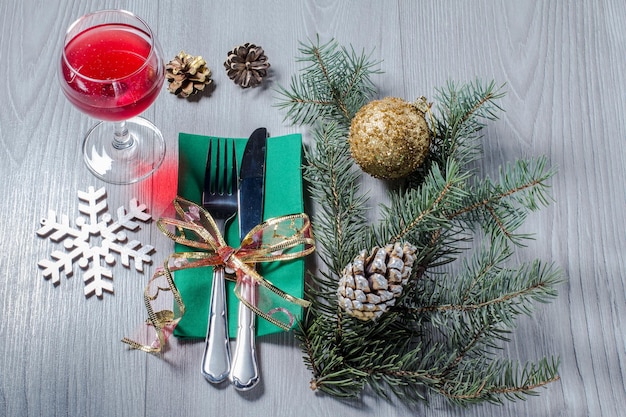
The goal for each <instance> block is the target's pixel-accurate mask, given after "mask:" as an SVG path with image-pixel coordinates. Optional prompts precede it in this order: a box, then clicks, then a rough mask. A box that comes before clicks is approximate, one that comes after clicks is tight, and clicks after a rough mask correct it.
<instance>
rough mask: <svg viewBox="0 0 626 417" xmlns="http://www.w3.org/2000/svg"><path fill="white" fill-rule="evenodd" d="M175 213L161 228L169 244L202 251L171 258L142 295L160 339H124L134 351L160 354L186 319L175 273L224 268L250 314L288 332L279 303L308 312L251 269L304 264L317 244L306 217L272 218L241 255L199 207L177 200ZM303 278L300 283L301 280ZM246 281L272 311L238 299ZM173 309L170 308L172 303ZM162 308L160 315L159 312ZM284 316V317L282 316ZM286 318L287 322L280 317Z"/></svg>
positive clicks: (243, 246) (256, 230) (257, 228)
mask: <svg viewBox="0 0 626 417" xmlns="http://www.w3.org/2000/svg"><path fill="white" fill-rule="evenodd" d="M174 208H175V209H176V213H177V214H178V216H179V218H177V219H170V218H161V219H159V220H158V221H157V227H158V228H159V229H160V230H161V231H162V232H163V233H165V235H167V236H168V237H169V238H170V239H172V240H174V241H175V242H177V243H180V244H182V245H185V246H188V247H191V248H196V249H201V250H202V251H190V252H178V253H172V254H170V255H169V256H168V258H167V259H166V260H165V262H164V264H163V267H162V268H159V269H158V270H157V271H156V272H155V273H154V275H153V276H152V278H151V279H150V281H149V282H148V285H147V286H146V288H145V290H144V302H145V306H146V310H147V311H148V325H149V326H151V327H152V328H153V329H154V332H155V333H156V336H155V337H154V341H153V342H152V343H151V344H150V345H145V344H142V343H138V342H135V341H133V340H131V339H129V338H124V339H122V342H124V343H127V344H128V345H130V346H131V347H132V348H134V349H139V350H143V351H145V352H150V353H157V352H160V351H161V349H162V348H163V347H164V346H165V344H166V343H167V339H168V337H169V336H170V335H171V334H172V332H173V331H174V328H175V327H176V325H177V324H178V322H179V321H180V319H181V318H182V316H183V315H184V314H185V304H184V302H183V300H182V297H181V295H180V293H179V292H178V289H177V288H176V284H175V283H174V279H173V275H172V274H173V272H175V271H178V270H182V269H189V268H199V267H205V266H216V265H223V266H225V267H227V268H230V269H232V270H234V271H235V272H236V285H235V295H236V296H237V298H238V299H239V300H240V301H241V302H243V303H244V304H245V305H246V306H247V307H248V308H250V309H251V310H253V311H254V312H255V313H256V314H257V315H259V316H261V317H263V318H264V319H266V320H268V321H269V322H271V323H273V324H274V325H276V326H278V327H280V328H282V329H284V330H289V329H290V328H291V326H292V325H293V321H294V319H293V315H292V314H291V313H290V312H289V311H288V310H287V309H286V308H283V307H281V306H280V303H281V302H288V303H292V304H296V305H298V306H301V307H308V306H309V305H310V302H309V301H306V300H303V299H301V298H298V297H294V296H292V295H290V294H288V293H286V292H284V291H282V290H281V289H280V288H278V287H276V286H275V285H274V284H272V283H271V282H269V281H268V280H266V279H265V278H263V277H262V276H261V275H260V274H259V273H258V272H257V271H256V270H255V269H254V267H253V266H251V265H254V264H256V263H259V262H275V261H287V260H291V259H296V258H300V257H303V256H306V255H308V254H310V253H312V252H313V251H314V250H315V240H314V238H313V233H312V230H311V223H310V220H309V218H308V216H307V215H306V214H304V213H301V214H292V215H286V216H280V217H274V218H271V219H269V220H266V221H265V222H263V223H261V224H259V225H257V226H255V227H254V228H253V229H252V230H251V231H250V232H249V233H248V234H247V235H246V236H245V238H244V239H243V240H242V241H241V246H240V247H239V248H238V249H235V248H232V247H230V246H228V245H227V244H226V241H225V240H224V237H223V236H222V235H221V234H220V232H219V231H218V230H217V226H216V224H215V220H213V217H211V215H210V214H209V213H208V212H207V211H206V210H205V209H203V208H202V207H200V206H199V205H197V204H195V203H193V202H191V201H188V200H185V199H183V198H181V197H176V199H175V200H174ZM298 278H300V277H298ZM244 279H253V280H254V282H256V283H257V284H258V285H259V289H260V290H261V291H260V292H261V293H262V294H266V295H267V297H266V298H267V299H269V300H270V308H269V309H267V311H263V310H262V309H261V308H259V307H258V306H257V304H256V303H250V302H248V301H247V300H245V299H244V297H242V296H241V294H240V286H241V283H242V281H243V280H244ZM164 293H171V296H172V297H173V299H174V302H175V305H176V309H175V310H177V311H172V310H171V309H168V308H167V306H165V307H164V308H161V307H160V306H159V301H161V302H162V298H163V297H161V298H159V297H160V296H161V295H163V294H164ZM165 298H167V300H169V302H170V303H169V304H168V305H169V306H171V305H172V303H171V298H170V297H165ZM160 308H161V309H160ZM280 313H283V314H280ZM282 316H284V317H282Z"/></svg>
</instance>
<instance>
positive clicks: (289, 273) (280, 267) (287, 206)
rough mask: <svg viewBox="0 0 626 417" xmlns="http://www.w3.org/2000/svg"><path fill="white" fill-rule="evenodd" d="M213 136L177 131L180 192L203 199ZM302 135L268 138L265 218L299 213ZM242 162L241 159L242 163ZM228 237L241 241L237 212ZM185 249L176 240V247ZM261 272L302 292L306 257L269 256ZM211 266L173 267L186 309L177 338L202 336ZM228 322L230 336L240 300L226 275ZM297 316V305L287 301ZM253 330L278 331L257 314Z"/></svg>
mask: <svg viewBox="0 0 626 417" xmlns="http://www.w3.org/2000/svg"><path fill="white" fill-rule="evenodd" d="M217 139H218V138H216V137H208V136H199V135H192V134H187V133H180V134H179V137H178V150H179V167H178V195H179V196H181V197H183V198H186V199H187V200H190V201H193V202H195V203H198V204H200V203H201V196H202V187H203V182H204V171H205V164H206V156H207V151H208V147H209V141H210V140H217ZM234 140H235V147H236V152H237V159H238V161H239V163H241V158H242V157H243V150H244V148H245V146H246V142H247V139H234ZM301 163H302V136H301V135H299V134H293V135H287V136H280V137H270V138H268V140H267V156H266V174H265V177H266V180H265V181H266V182H265V202H264V210H263V219H264V220H266V219H269V218H272V217H276V216H279V215H284V214H293V213H302V212H303V210H304V208H303V200H302V172H301ZM240 166H241V165H240ZM225 238H226V243H228V244H229V245H230V246H232V247H234V248H237V247H239V225H238V219H237V218H235V219H234V220H233V221H232V222H231V223H230V224H229V225H228V226H227V227H226V236H225ZM186 250H189V249H188V248H185V247H184V246H182V245H176V251H177V252H181V251H186ZM258 271H259V273H260V274H261V275H262V276H263V277H265V278H266V279H267V280H269V281H270V282H272V283H273V284H274V285H276V286H277V287H278V288H280V289H282V290H283V291H285V292H287V293H289V294H291V295H294V296H296V297H302V293H303V290H304V260H303V259H296V260H292V261H288V262H272V263H267V264H259V265H258ZM211 281H212V268H210V267H206V268H194V269H186V270H181V271H177V272H176V273H175V274H174V282H175V283H176V286H177V287H178V290H179V291H180V294H181V296H182V298H183V302H184V303H185V315H184V316H183V318H182V320H181V321H180V323H179V324H178V326H177V327H176V329H175V331H174V334H175V335H176V336H177V337H180V338H204V337H205V336H206V329H207V322H208V314H209V298H210V294H211ZM226 284H227V298H228V324H229V331H230V335H231V336H235V335H236V331H237V306H238V303H239V300H238V299H237V297H236V296H235V295H234V293H233V288H234V287H235V284H234V283H233V282H230V281H227V283H226ZM289 310H290V311H291V313H292V314H294V316H295V317H296V319H299V318H300V317H301V313H302V312H301V309H300V307H298V306H296V305H293V306H290V307H289ZM256 328H257V335H259V336H262V335H266V334H270V333H276V332H280V331H282V330H281V329H280V328H279V327H277V326H275V325H273V324H271V323H269V322H268V321H266V320H264V319H262V318H258V319H257V327H256Z"/></svg>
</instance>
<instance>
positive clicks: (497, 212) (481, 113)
mask: <svg viewBox="0 0 626 417" xmlns="http://www.w3.org/2000/svg"><path fill="white" fill-rule="evenodd" d="M300 53H301V54H302V57H301V58H299V61H301V62H304V63H306V67H305V68H304V69H303V70H302V71H301V72H300V73H299V74H298V76H295V77H293V78H292V81H291V85H290V87H289V88H281V89H280V90H279V93H280V94H281V98H280V102H279V104H278V106H279V107H280V108H282V109H284V110H286V113H287V115H286V118H287V119H289V120H291V121H292V122H293V123H294V124H299V125H311V126H313V130H312V134H313V139H314V143H313V145H312V146H311V148H310V149H306V150H305V160H306V163H305V165H304V178H305V180H306V182H307V184H308V191H309V193H310V196H311V198H312V200H313V201H314V203H315V215H314V216H313V227H314V231H315V233H316V237H317V241H318V244H317V247H318V258H319V259H320V260H321V265H320V268H318V272H315V273H312V274H311V275H310V277H309V279H308V280H307V281H308V282H307V296H308V298H309V299H310V300H311V301H312V302H313V304H312V307H311V308H309V309H308V311H307V312H306V314H305V317H304V319H303V322H302V323H301V325H300V328H299V330H298V331H297V332H296V336H297V337H298V339H299V341H300V342H301V346H302V350H303V353H304V361H305V364H306V365H307V366H308V367H309V369H310V370H311V371H312V373H313V378H312V381H311V387H312V388H313V389H316V390H320V391H323V392H326V393H328V394H330V395H333V396H337V397H357V396H359V395H360V394H361V393H362V391H363V390H364V389H366V388H368V389H371V390H372V391H373V392H374V393H376V394H378V395H380V396H381V397H383V398H386V399H389V400H392V399H393V398H397V399H399V400H401V401H404V402H407V403H411V402H416V401H427V400H428V398H429V395H430V394H433V393H436V394H439V395H443V396H444V397H445V398H447V399H448V400H449V401H450V402H452V403H454V404H459V405H467V404H473V403H479V402H485V401H486V402H495V403H499V402H502V401H503V400H514V399H519V398H525V397H526V396H528V395H533V394H535V393H536V392H537V389H538V388H540V387H543V386H545V385H546V384H548V383H550V382H553V381H556V380H558V378H559V377H558V360H555V359H548V358H544V359H540V360H539V361H537V362H530V363H526V364H520V363H518V362H517V361H513V360H509V359H503V358H500V357H498V353H499V352H501V348H502V344H503V343H506V342H507V341H508V338H509V337H510V334H511V333H512V332H513V330H514V328H515V325H516V320H517V319H518V317H519V316H520V315H531V314H533V311H534V310H533V309H534V305H535V304H536V303H537V302H541V303H545V302H550V301H551V300H552V299H554V298H555V297H556V296H557V291H556V287H557V286H558V285H559V284H560V282H561V281H562V276H561V273H560V271H559V269H558V268H556V267H555V266H554V265H551V264H546V263H544V262H541V261H533V262H529V263H524V264H521V265H518V266H515V267H511V266H509V264H510V263H511V255H512V254H513V252H514V250H515V248H516V247H518V246H520V245H523V244H524V242H525V241H527V240H528V238H529V236H527V235H525V234H522V233H519V232H518V230H519V229H520V227H521V226H522V224H523V223H524V220H525V219H526V216H527V214H528V212H529V211H532V210H538V209H539V208H541V207H543V206H545V205H546V204H548V203H549V202H550V196H549V192H548V191H549V186H548V181H549V180H550V178H551V177H552V176H553V175H554V174H555V171H554V170H553V169H551V168H550V167H549V166H548V162H547V160H546V158H544V157H539V158H532V159H527V160H519V161H516V162H514V163H509V164H506V165H504V166H503V167H502V169H501V171H500V175H499V177H498V178H497V179H496V180H493V179H491V178H479V177H478V176H477V174H476V172H474V171H473V170H472V169H471V168H470V166H471V163H472V162H473V161H476V160H477V159H478V158H480V157H481V151H482V146H481V130H482V129H483V128H484V127H485V125H486V123H488V122H489V121H491V120H495V119H496V118H497V115H498V113H499V112H500V111H501V110H502V109H501V108H500V107H499V105H498V100H499V99H500V98H501V97H502V96H503V94H504V93H503V89H502V87H497V86H496V85H495V84H494V83H487V84H484V83H482V82H480V81H476V82H473V83H469V84H463V85H457V84H454V83H448V84H447V85H446V86H445V87H444V88H442V89H441V90H439V91H438V94H437V98H436V102H435V105H434V106H433V108H434V110H435V111H434V112H433V114H432V115H431V118H430V123H431V129H432V131H433V135H434V136H433V143H432V145H431V152H430V156H429V158H428V160H427V161H426V163H425V164H424V168H423V169H422V170H420V171H419V172H416V173H414V174H413V175H412V176H411V177H410V178H409V179H407V181H405V183H404V185H403V186H400V187H397V189H395V190H391V191H390V195H389V203H388V205H385V206H383V207H381V208H380V218H381V220H380V222H378V223H376V224H370V223H369V221H368V220H367V218H368V217H367V213H368V210H369V208H368V199H367V196H366V195H365V194H364V193H363V192H362V191H361V189H360V186H359V184H360V182H359V180H360V176H361V175H362V174H361V171H360V170H359V169H358V167H356V166H355V164H354V163H353V161H352V159H351V157H350V152H349V146H348V143H347V140H346V138H347V135H348V130H349V126H350V121H351V119H352V117H353V116H354V114H355V113H356V111H357V110H358V109H359V108H360V107H362V106H363V105H364V104H366V103H367V102H368V101H370V100H371V99H373V98H374V95H375V93H376V91H375V88H374V84H373V82H372V81H371V78H370V77H371V76H372V75H373V74H377V73H378V72H379V71H378V70H377V69H376V68H377V64H378V63H377V62H373V61H372V60H371V59H370V57H369V55H366V54H365V53H361V54H357V53H355V52H354V50H348V49H346V48H343V47H340V46H339V45H338V44H337V43H336V42H335V41H331V42H328V43H326V44H323V45H320V43H319V39H318V40H317V43H311V44H310V45H308V44H307V45H305V44H303V45H302V47H301V49H300ZM396 241H408V242H410V243H412V244H413V245H414V246H416V247H417V261H416V262H417V267H414V271H413V275H412V280H411V281H410V283H409V284H408V285H407V288H405V290H404V293H403V295H402V297H401V298H400V300H399V301H398V302H397V303H396V306H395V307H394V308H393V309H391V310H390V311H388V312H387V313H385V314H384V315H383V316H381V317H380V318H379V319H378V320H376V321H368V322H362V321H359V320H358V319H355V318H352V317H349V316H347V315H345V314H344V313H343V311H342V310H341V309H340V308H339V307H338V305H337V301H336V289H337V282H338V279H339V276H340V274H341V271H342V269H343V268H344V267H345V266H346V265H347V264H348V263H349V262H351V261H352V260H353V259H354V257H355V256H356V255H357V254H358V252H359V251H360V250H362V249H370V248H371V247H373V246H383V245H385V244H387V243H394V242H396ZM450 263H452V266H451V267H450V268H446V269H447V270H452V271H453V272H444V271H443V269H442V268H441V267H442V266H443V265H446V264H450Z"/></svg>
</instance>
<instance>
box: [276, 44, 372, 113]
mask: <svg viewBox="0 0 626 417" xmlns="http://www.w3.org/2000/svg"><path fill="white" fill-rule="evenodd" d="M300 45H301V47H300V49H299V51H300V53H301V54H302V56H301V57H300V58H298V61H299V62H304V63H307V64H308V66H307V67H305V68H304V69H303V70H302V73H301V74H300V76H299V77H292V79H291V85H290V88H289V89H286V88H283V87H279V90H278V92H279V94H280V95H281V96H282V97H281V101H280V102H279V104H278V107H279V108H281V109H285V110H286V111H287V113H286V118H289V119H291V122H292V123H294V124H305V125H311V124H314V123H315V122H316V121H318V120H319V119H320V118H321V119H325V120H333V121H339V122H340V123H342V124H348V125H349V124H350V121H351V120H352V117H353V116H354V114H355V113H356V112H357V111H358V110H359V109H360V108H361V107H362V106H363V105H364V104H366V103H367V102H368V101H369V100H370V99H371V98H372V97H373V95H374V93H375V88H374V85H373V83H372V82H371V79H370V76H371V75H372V74H377V73H379V72H380V71H379V70H377V69H376V68H375V67H376V66H378V64H379V62H377V61H373V60H372V59H371V57H370V55H371V54H370V55H367V54H365V53H364V52H361V53H360V54H358V53H356V52H355V51H354V49H351V50H350V51H349V50H347V49H346V48H344V47H339V44H338V43H337V42H336V41H335V40H331V41H329V42H328V43H326V44H320V41H319V37H318V39H317V43H316V44H311V45H308V44H304V43H301V44H300Z"/></svg>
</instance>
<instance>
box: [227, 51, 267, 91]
mask: <svg viewBox="0 0 626 417" xmlns="http://www.w3.org/2000/svg"><path fill="white" fill-rule="evenodd" d="M269 67H270V63H269V62H268V60H267V56H266V55H265V51H263V48H261V47H260V46H257V45H255V44H253V43H245V44H243V45H239V46H237V47H235V48H233V50H232V51H230V52H229V53H228V58H226V61H225V62H224V68H226V74H228V78H230V79H231V80H233V82H234V83H235V84H237V85H239V86H241V87H242V88H248V87H256V86H257V85H259V84H261V81H263V78H264V77H265V76H267V70H268V68H269Z"/></svg>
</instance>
